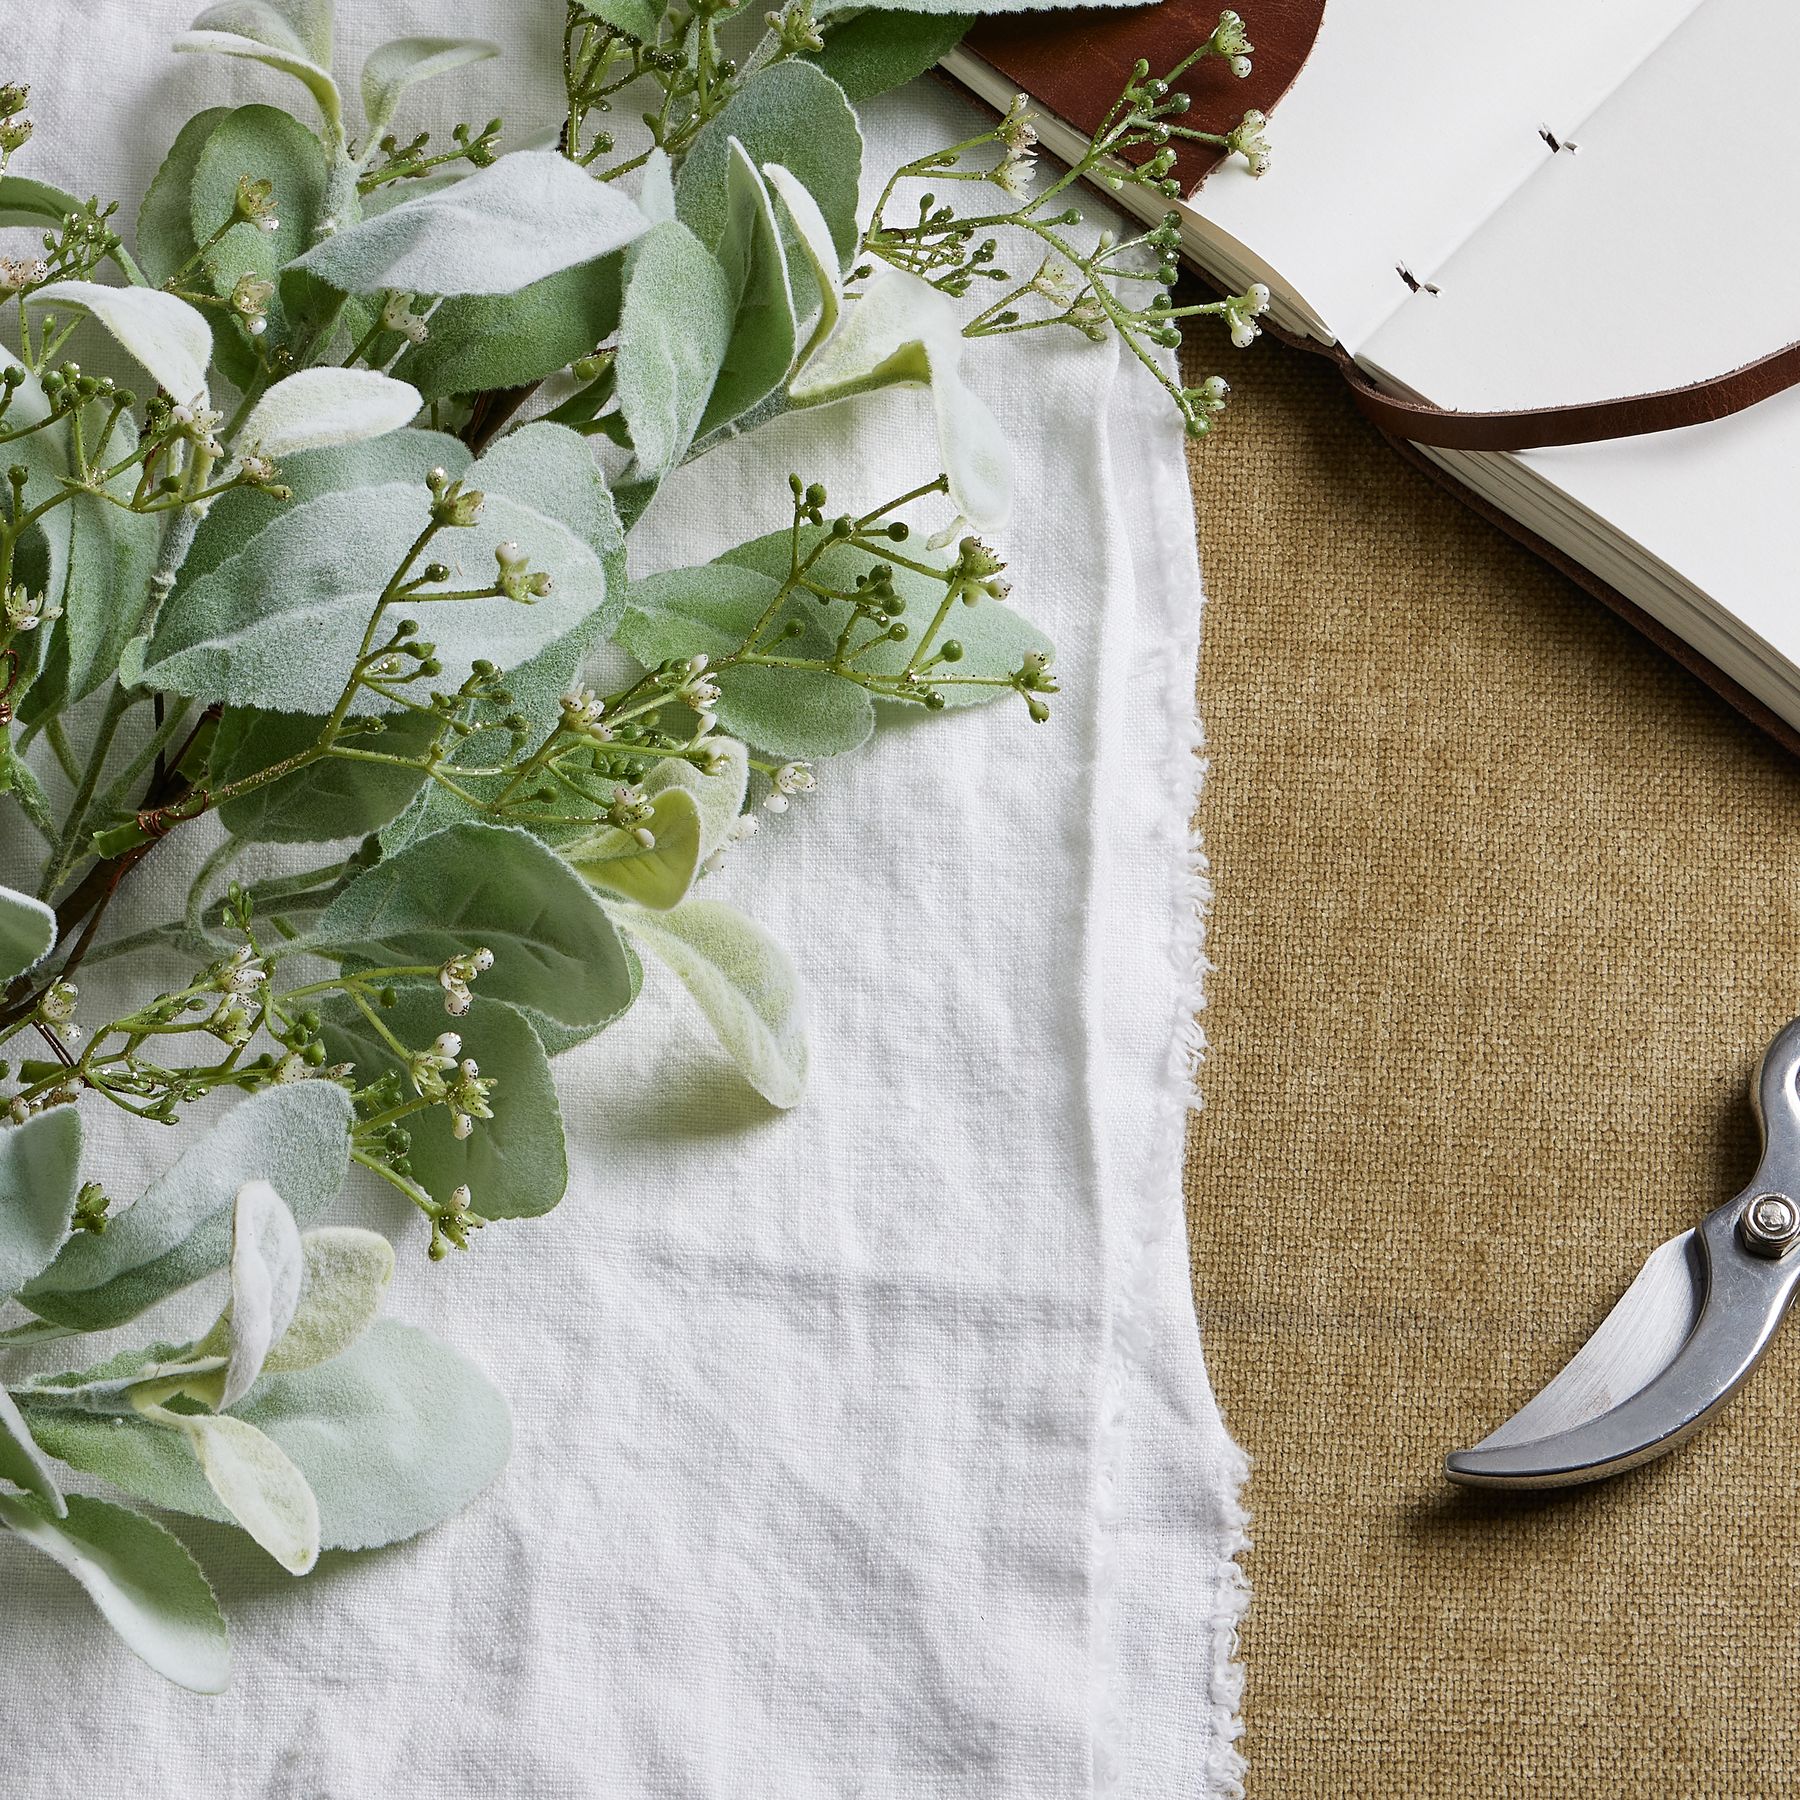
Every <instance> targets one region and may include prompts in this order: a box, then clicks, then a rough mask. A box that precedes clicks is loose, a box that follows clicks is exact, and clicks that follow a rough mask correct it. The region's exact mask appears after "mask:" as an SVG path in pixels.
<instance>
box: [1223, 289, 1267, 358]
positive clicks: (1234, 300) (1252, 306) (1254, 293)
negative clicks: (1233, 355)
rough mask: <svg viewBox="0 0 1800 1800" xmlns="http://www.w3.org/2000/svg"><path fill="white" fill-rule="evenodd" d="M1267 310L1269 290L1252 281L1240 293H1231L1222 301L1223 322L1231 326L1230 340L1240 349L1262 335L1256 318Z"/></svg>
mask: <svg viewBox="0 0 1800 1800" xmlns="http://www.w3.org/2000/svg"><path fill="white" fill-rule="evenodd" d="M1268 310H1269V290H1268V288H1267V287H1266V286H1264V284H1263V283H1262V282H1260V281H1253V282H1251V284H1250V285H1249V287H1247V288H1246V289H1245V290H1244V291H1243V292H1242V293H1241V294H1231V295H1228V296H1227V297H1226V300H1225V303H1224V318H1225V323H1226V324H1227V325H1228V326H1230V328H1231V341H1232V342H1233V343H1234V344H1236V345H1237V347H1238V348H1239V349H1240V350H1242V349H1245V348H1246V347H1247V346H1249V345H1250V344H1253V343H1255V341H1256V340H1257V338H1258V337H1260V336H1261V335H1262V327H1261V326H1260V325H1259V324H1257V322H1256V321H1257V320H1258V319H1259V318H1260V317H1261V316H1262V315H1263V314H1264V313H1266V312H1267V311H1268Z"/></svg>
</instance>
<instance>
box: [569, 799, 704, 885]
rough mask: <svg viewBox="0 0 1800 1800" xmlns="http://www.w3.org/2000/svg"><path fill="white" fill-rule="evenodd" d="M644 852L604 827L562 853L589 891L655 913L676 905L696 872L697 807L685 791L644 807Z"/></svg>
mask: <svg viewBox="0 0 1800 1800" xmlns="http://www.w3.org/2000/svg"><path fill="white" fill-rule="evenodd" d="M650 808H651V818H650V824H649V830H650V832H651V835H652V836H653V837H654V838H655V839H656V842H655V844H654V845H653V846H652V847H651V848H650V849H648V850H646V849H645V848H644V847H643V846H642V845H641V844H640V843H639V842H638V841H637V839H636V838H634V837H633V836H632V835H631V834H630V832H627V831H620V830H619V829H618V828H617V827H615V826H607V827H606V828H605V829H604V830H601V831H596V832H594V833H593V834H592V835H591V836H589V837H586V838H583V839H581V840H580V841H579V842H577V843H573V844H568V845H565V846H564V847H563V852H562V853H563V855H564V856H565V857H566V858H567V859H568V861H569V862H570V863H571V864H572V865H573V866H574V867H575V868H576V869H577V870H579V871H580V873H581V874H582V875H584V876H585V877H586V878H587V879H588V880H589V881H591V882H592V883H593V884H594V886H595V887H598V888H604V889H605V890H606V892H607V893H609V894H617V895H618V896H619V897H620V898H622V899H625V900H635V901H636V902H637V904H638V905H639V906H647V907H650V908H651V909H653V910H654V911H657V912H667V911H668V909H669V908H670V907H671V906H678V905H679V904H680V903H681V901H682V899H683V898H684V897H685V896H686V894H687V891H688V889H689V888H691V887H692V886H693V885H694V877H695V876H696V875H697V874H698V873H699V871H700V808H699V805H698V804H697V803H696V801H695V799H694V796H693V795H692V794H690V793H689V792H688V791H687V789H686V788H681V787H671V788H667V789H665V790H664V791H663V792H661V793H659V794H658V795H657V796H656V797H655V799H654V800H653V801H651V803H650Z"/></svg>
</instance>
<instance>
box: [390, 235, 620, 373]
mask: <svg viewBox="0 0 1800 1800" xmlns="http://www.w3.org/2000/svg"><path fill="white" fill-rule="evenodd" d="M623 269H624V258H623V257H622V256H619V255H612V256H603V257H601V258H600V259H599V261H597V262H591V263H581V264H579V265H578V266H576V267H575V268H573V269H564V270H563V271H562V273H561V274H559V275H549V276H546V277H545V278H544V279H543V280H542V281H534V282H533V283H532V284H531V286H530V287H525V288H521V289H520V290H519V291H518V292H517V293H516V294H504V295H498V296H496V295H492V294H465V295H462V296H461V297H459V298H457V299H454V300H446V301H445V302H444V303H443V305H442V306H440V307H438V309H437V310H436V311H435V312H434V313H433V314H432V315H431V327H430V334H429V336H427V338H426V339H425V341H424V343H422V344H417V345H414V346H413V347H412V348H411V349H409V350H408V351H407V352H406V353H405V355H403V356H402V357H401V358H400V360H399V361H398V362H397V363H395V365H394V373H395V375H397V376H398V377H399V378H400V379H401V380H403V381H410V382H411V383H412V384H413V385H414V386H415V387H416V388H417V389H418V390H419V392H420V393H421V394H422V395H423V396H424V397H425V398H426V399H427V400H436V399H441V398H442V397H443V396H444V395H446V394H476V393H486V392H488V391H489V390H490V389H493V388H507V387H524V386H526V385H527V384H528V383H530V382H533V381H541V380H542V379H543V378H544V377H545V376H546V375H552V374H554V373H555V372H556V371H557V370H558V369H563V368H567V367H568V365H569V364H570V363H572V362H573V361H574V360H575V359H576V358H577V357H579V356H586V355H588V354H589V353H590V352H591V351H593V350H595V349H596V348H598V346H599V345H600V344H601V342H602V341H603V340H605V339H606V338H609V337H610V336H612V334H613V332H614V331H616V330H617V329H618V325H619V300H620V281H621V278H622V274H623Z"/></svg>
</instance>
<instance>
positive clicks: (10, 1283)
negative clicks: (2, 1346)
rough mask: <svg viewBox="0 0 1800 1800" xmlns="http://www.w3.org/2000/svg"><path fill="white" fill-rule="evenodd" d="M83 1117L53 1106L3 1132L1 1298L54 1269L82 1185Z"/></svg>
mask: <svg viewBox="0 0 1800 1800" xmlns="http://www.w3.org/2000/svg"><path fill="white" fill-rule="evenodd" d="M80 1166H81V1119H80V1117H79V1116H78V1115H77V1113H76V1111H75V1108H74V1107H72V1106H53V1107H51V1108H50V1109H49V1110H48V1111H47V1112H41V1113H38V1114H36V1115H35V1116H33V1117H32V1118H29V1119H27V1120H26V1121H25V1123H24V1124H23V1125H12V1126H8V1127H6V1128H5V1129H4V1130H0V1299H5V1298H6V1297H7V1296H9V1295H13V1294H17V1293H18V1292H19V1291H20V1289H22V1288H24V1287H25V1286H26V1285H27V1284H28V1283H29V1282H30V1281H31V1280H32V1279H33V1277H36V1276H41V1275H42V1274H43V1272H44V1271H45V1270H46V1269H48V1268H50V1267H51V1265H52V1261H53V1259H54V1258H55V1257H56V1255H57V1252H58V1251H59V1250H60V1249H62V1248H63V1247H64V1240H65V1239H66V1238H67V1237H68V1235H69V1221H70V1219H72V1218H73V1217H74V1215H75V1196H76V1193H77V1192H78V1191H79V1189H80V1185H81V1182H80Z"/></svg>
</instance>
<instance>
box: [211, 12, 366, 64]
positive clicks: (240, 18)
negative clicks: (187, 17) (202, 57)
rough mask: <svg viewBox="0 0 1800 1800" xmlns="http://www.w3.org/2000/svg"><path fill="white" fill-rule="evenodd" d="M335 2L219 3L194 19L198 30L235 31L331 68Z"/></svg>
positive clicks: (291, 54) (239, 34)
mask: <svg viewBox="0 0 1800 1800" xmlns="http://www.w3.org/2000/svg"><path fill="white" fill-rule="evenodd" d="M331 11H332V0H218V3H217V4H216V5H213V6H209V7H207V8H206V10H205V11H204V12H202V13H201V14H200V16H199V17H198V18H197V19H195V20H194V22H193V25H192V27H191V29H192V30H195V31H234V32H236V33H237V34H238V36H239V37H247V38H251V39H254V40H255V41H256V42H257V43H260V44H266V45H268V46H269V47H270V48H271V49H274V50H281V51H285V52H286V53H287V54H288V55H290V56H306V57H310V58H311V59H312V60H313V61H314V62H316V63H318V64H319V65H320V66H321V67H322V68H327V69H328V68H330V67H331Z"/></svg>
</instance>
